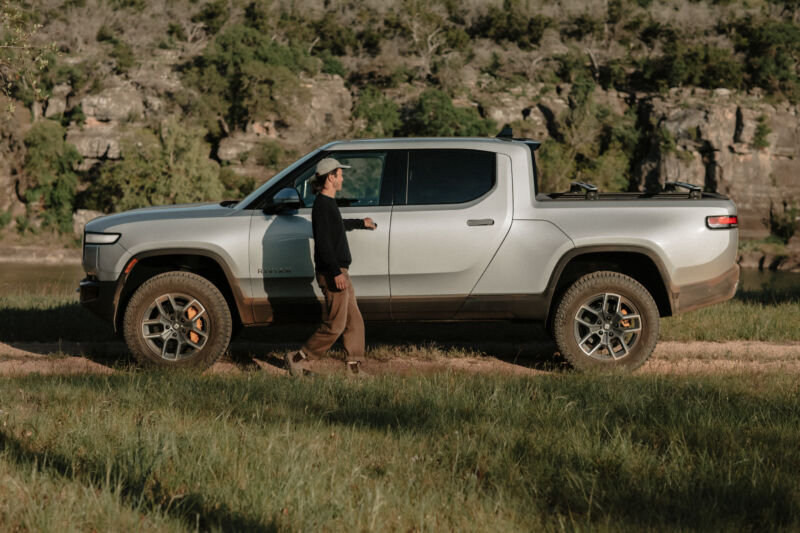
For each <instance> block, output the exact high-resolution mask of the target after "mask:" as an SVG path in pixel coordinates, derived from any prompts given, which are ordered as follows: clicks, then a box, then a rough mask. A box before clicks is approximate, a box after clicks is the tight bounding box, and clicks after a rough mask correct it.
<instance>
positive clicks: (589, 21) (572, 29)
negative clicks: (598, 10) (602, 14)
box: [565, 13, 603, 39]
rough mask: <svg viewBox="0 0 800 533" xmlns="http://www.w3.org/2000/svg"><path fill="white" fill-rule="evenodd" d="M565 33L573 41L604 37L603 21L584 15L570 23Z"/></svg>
mask: <svg viewBox="0 0 800 533" xmlns="http://www.w3.org/2000/svg"><path fill="white" fill-rule="evenodd" d="M565 33H566V35H567V36H568V37H571V38H573V39H583V38H585V37H594V38H596V39H597V38H600V37H602V36H603V21H602V20H600V19H597V18H594V17H592V16H591V15H589V14H588V13H584V14H582V15H578V16H577V17H575V18H574V19H572V20H571V21H570V24H569V25H568V26H567V30H566V32H565Z"/></svg>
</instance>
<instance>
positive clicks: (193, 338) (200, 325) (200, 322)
mask: <svg viewBox="0 0 800 533" xmlns="http://www.w3.org/2000/svg"><path fill="white" fill-rule="evenodd" d="M186 316H187V317H189V320H192V319H193V318H194V317H196V316H197V309H195V308H194V306H192V307H190V308H189V309H187V310H186ZM197 329H199V330H200V331H202V330H203V319H202V318H198V319H197ZM189 340H190V341H192V342H193V343H195V344H197V343H198V342H200V335H198V334H197V333H195V332H194V331H190V332H189Z"/></svg>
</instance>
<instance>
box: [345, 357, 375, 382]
mask: <svg viewBox="0 0 800 533" xmlns="http://www.w3.org/2000/svg"><path fill="white" fill-rule="evenodd" d="M345 368H346V370H345V373H346V374H347V377H349V378H353V379H367V378H371V377H372V374H369V373H367V372H365V371H364V368H363V367H362V366H361V361H347V363H345Z"/></svg>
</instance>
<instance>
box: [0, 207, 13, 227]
mask: <svg viewBox="0 0 800 533" xmlns="http://www.w3.org/2000/svg"><path fill="white" fill-rule="evenodd" d="M9 222H11V211H0V229H2V228H5V227H6V226H8V223H9Z"/></svg>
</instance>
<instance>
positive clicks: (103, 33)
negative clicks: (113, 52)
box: [95, 24, 117, 43]
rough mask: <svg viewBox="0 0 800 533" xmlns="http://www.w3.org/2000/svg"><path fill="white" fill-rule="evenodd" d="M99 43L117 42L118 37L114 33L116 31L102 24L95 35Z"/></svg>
mask: <svg viewBox="0 0 800 533" xmlns="http://www.w3.org/2000/svg"><path fill="white" fill-rule="evenodd" d="M95 39H97V42H98V43H106V42H116V40H117V38H116V36H115V35H114V31H113V30H112V29H111V28H109V27H108V26H106V25H105V24H103V25H102V26H100V29H99V30H97V35H96V36H95Z"/></svg>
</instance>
